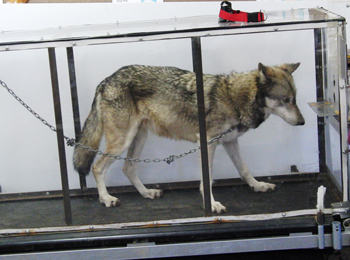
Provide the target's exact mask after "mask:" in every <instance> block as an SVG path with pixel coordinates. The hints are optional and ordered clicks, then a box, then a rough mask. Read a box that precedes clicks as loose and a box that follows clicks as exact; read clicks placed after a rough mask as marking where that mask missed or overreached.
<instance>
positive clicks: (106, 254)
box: [0, 231, 350, 260]
mask: <svg viewBox="0 0 350 260" xmlns="http://www.w3.org/2000/svg"><path fill="white" fill-rule="evenodd" d="M341 239H342V241H343V246H349V245H350V232H349V231H346V232H343V233H342V237H341ZM324 242H325V243H324V244H325V246H326V247H332V246H334V242H333V236H332V234H325V235H324ZM318 247H319V245H318V235H313V234H312V233H294V234H290V235H289V236H280V237H264V238H254V239H237V240H222V241H212V242H197V243H177V244H164V245H157V244H155V243H138V244H130V245H128V246H127V247H117V248H105V249H89V250H77V251H76V250H74V251H56V252H42V253H30V254H17V255H2V256H0V260H2V259H8V260H12V259H16V260H22V259H23V260H24V259H25V260H32V259H33V260H34V259H35V260H41V259H43V260H44V259H50V260H56V259H57V260H61V259H86V260H89V259H91V260H95V259H99V260H104V259H106V260H107V259H108V260H111V259H119V260H121V259H146V258H147V259H152V258H162V257H183V256H193V255H196V256H201V255H215V254H229V253H247V252H259V251H260V252H264V251H275V250H286V249H310V248H318Z"/></svg>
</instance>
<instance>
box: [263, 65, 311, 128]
mask: <svg viewBox="0 0 350 260" xmlns="http://www.w3.org/2000/svg"><path fill="white" fill-rule="evenodd" d="M299 65H300V63H293V64H284V65H281V66H276V67H268V66H265V65H263V64H261V63H259V68H258V70H259V89H260V91H261V92H262V94H263V96H264V98H265V105H266V113H267V115H268V114H274V115H277V116H279V117H281V118H282V119H284V120H285V121H286V122H287V123H289V124H291V125H304V124H305V120H304V117H303V115H302V114H301V113H300V110H299V108H298V106H297V104H296V89H295V86H294V80H293V76H292V73H293V72H294V71H295V70H296V69H297V68H298V67H299Z"/></svg>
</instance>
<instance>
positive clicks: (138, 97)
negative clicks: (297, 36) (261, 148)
mask: <svg viewBox="0 0 350 260" xmlns="http://www.w3.org/2000/svg"><path fill="white" fill-rule="evenodd" d="M299 65H300V63H295V64H283V65H281V66H274V67H269V66H265V65H263V64H261V63H259V65H258V69H256V70H253V71H249V72H245V73H236V72H233V73H231V74H229V75H206V74H205V75H203V81H204V92H205V93H204V95H205V106H206V122H207V137H208V140H210V139H212V138H214V137H216V136H218V135H219V134H220V133H222V132H224V131H225V130H227V129H229V128H231V127H233V128H234V131H233V132H231V133H230V134H228V135H226V136H225V137H224V138H222V139H221V140H220V141H219V142H220V144H222V145H223V146H224V148H225V150H226V151H227V153H228V155H229V157H230V158H231V160H232V162H233V163H234V165H235V166H236V168H237V170H238V171H239V174H240V176H241V178H242V179H243V180H244V181H245V182H246V183H247V184H248V185H249V186H250V187H251V188H252V189H253V190H254V191H256V192H266V191H271V190H274V189H275V185H274V184H270V183H265V182H258V181H257V180H256V179H255V178H254V177H253V176H252V175H251V174H250V173H249V171H248V169H247V166H246V164H245V163H244V161H243V159H242V158H241V155H240V149H239V144H238V137H239V136H241V135H242V134H244V133H245V132H246V131H248V130H249V129H250V128H257V127H258V126H259V125H260V124H261V123H262V122H264V121H265V120H266V119H267V118H268V117H269V115H271V114H274V115H277V116H279V117H281V118H282V119H284V120H285V121H286V122H287V123H289V124H291V125H293V126H295V125H303V124H304V123H305V121H304V118H303V116H302V114H301V112H300V110H299V108H298V106H297V104H296V88H295V85H294V80H293V77H292V73H293V72H294V71H295V70H296V69H297V68H298V67H299ZM148 131H152V132H154V133H156V134H158V135H159V136H163V137H167V138H171V139H175V140H187V141H191V142H198V139H199V126H198V116H197V94H196V76H195V74H194V73H193V72H190V71H185V70H182V69H178V68H175V67H153V66H141V65H132V66H126V67H123V68H121V69H119V70H118V71H116V72H115V73H114V74H112V75H111V76H110V77H107V78H106V79H105V80H103V81H102V82H101V83H100V84H99V85H98V87H97V89H96V94H95V98H94V101H93V104H92V109H91V112H90V114H89V116H88V117H87V119H86V122H85V124H84V127H83V130H82V134H81V137H80V140H79V142H80V143H81V144H83V145H85V146H89V147H91V148H92V149H98V148H99V145H100V140H101V137H102V135H103V134H104V135H105V139H106V150H105V153H108V154H113V155H120V154H121V153H123V152H124V151H125V150H127V149H128V151H127V156H128V157H132V158H139V157H140V155H141V152H142V149H143V147H144V144H145V141H146V138H147V133H148ZM217 145H218V143H214V144H211V145H209V147H208V154H209V156H208V157H209V167H210V172H211V170H212V164H213V157H214V152H215V148H216V147H217ZM94 157H95V153H94V152H91V151H89V150H87V149H84V148H82V147H81V146H76V147H75V150H74V156H73V161H74V167H75V169H76V170H77V171H78V172H79V174H88V173H89V171H90V168H91V165H92V163H93V161H94ZM114 160H115V158H112V157H108V156H101V157H100V158H99V159H98V160H97V161H96V163H95V164H94V165H93V166H92V172H93V174H94V177H95V180H96V184H97V189H98V193H99V199H100V201H101V203H103V204H105V206H106V207H111V206H116V205H118V204H119V200H118V199H117V198H115V197H113V196H111V195H109V194H108V192H107V189H106V184H105V181H104V178H105V173H106V171H107V169H108V167H109V166H110V165H111V164H112V163H113V162H114ZM122 170H123V172H124V174H125V175H126V176H127V177H128V178H129V180H130V182H131V183H132V184H133V185H134V186H135V187H136V189H137V190H138V191H139V192H140V194H141V195H142V196H143V197H145V198H149V199H155V198H159V197H161V195H162V191H161V190H158V189H147V188H146V187H145V186H144V185H143V184H142V182H141V181H140V179H139V177H138V175H137V173H136V163H135V162H132V161H125V163H124V166H123V169H122ZM211 175H212V174H210V176H211ZM210 178H211V182H212V177H210ZM200 190H201V193H202V194H203V185H202V182H201V185H200ZM210 193H211V204H212V211H213V212H217V213H220V212H222V211H226V208H225V206H223V205H222V204H221V203H220V202H218V201H215V199H214V196H213V194H212V191H211V190H210Z"/></svg>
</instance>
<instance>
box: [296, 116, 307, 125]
mask: <svg viewBox="0 0 350 260" xmlns="http://www.w3.org/2000/svg"><path fill="white" fill-rule="evenodd" d="M297 125H305V119H304V118H302V119H301V120H298V122H297Z"/></svg>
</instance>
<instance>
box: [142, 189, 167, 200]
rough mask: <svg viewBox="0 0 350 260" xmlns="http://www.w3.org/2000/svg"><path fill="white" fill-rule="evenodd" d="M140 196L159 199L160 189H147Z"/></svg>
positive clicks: (161, 194) (161, 193)
mask: <svg viewBox="0 0 350 260" xmlns="http://www.w3.org/2000/svg"><path fill="white" fill-rule="evenodd" d="M142 196H143V197H144V198H146V199H152V200H153V199H159V198H160V197H162V196H163V191H162V190H156V189H148V190H147V192H145V193H144V194H142Z"/></svg>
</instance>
